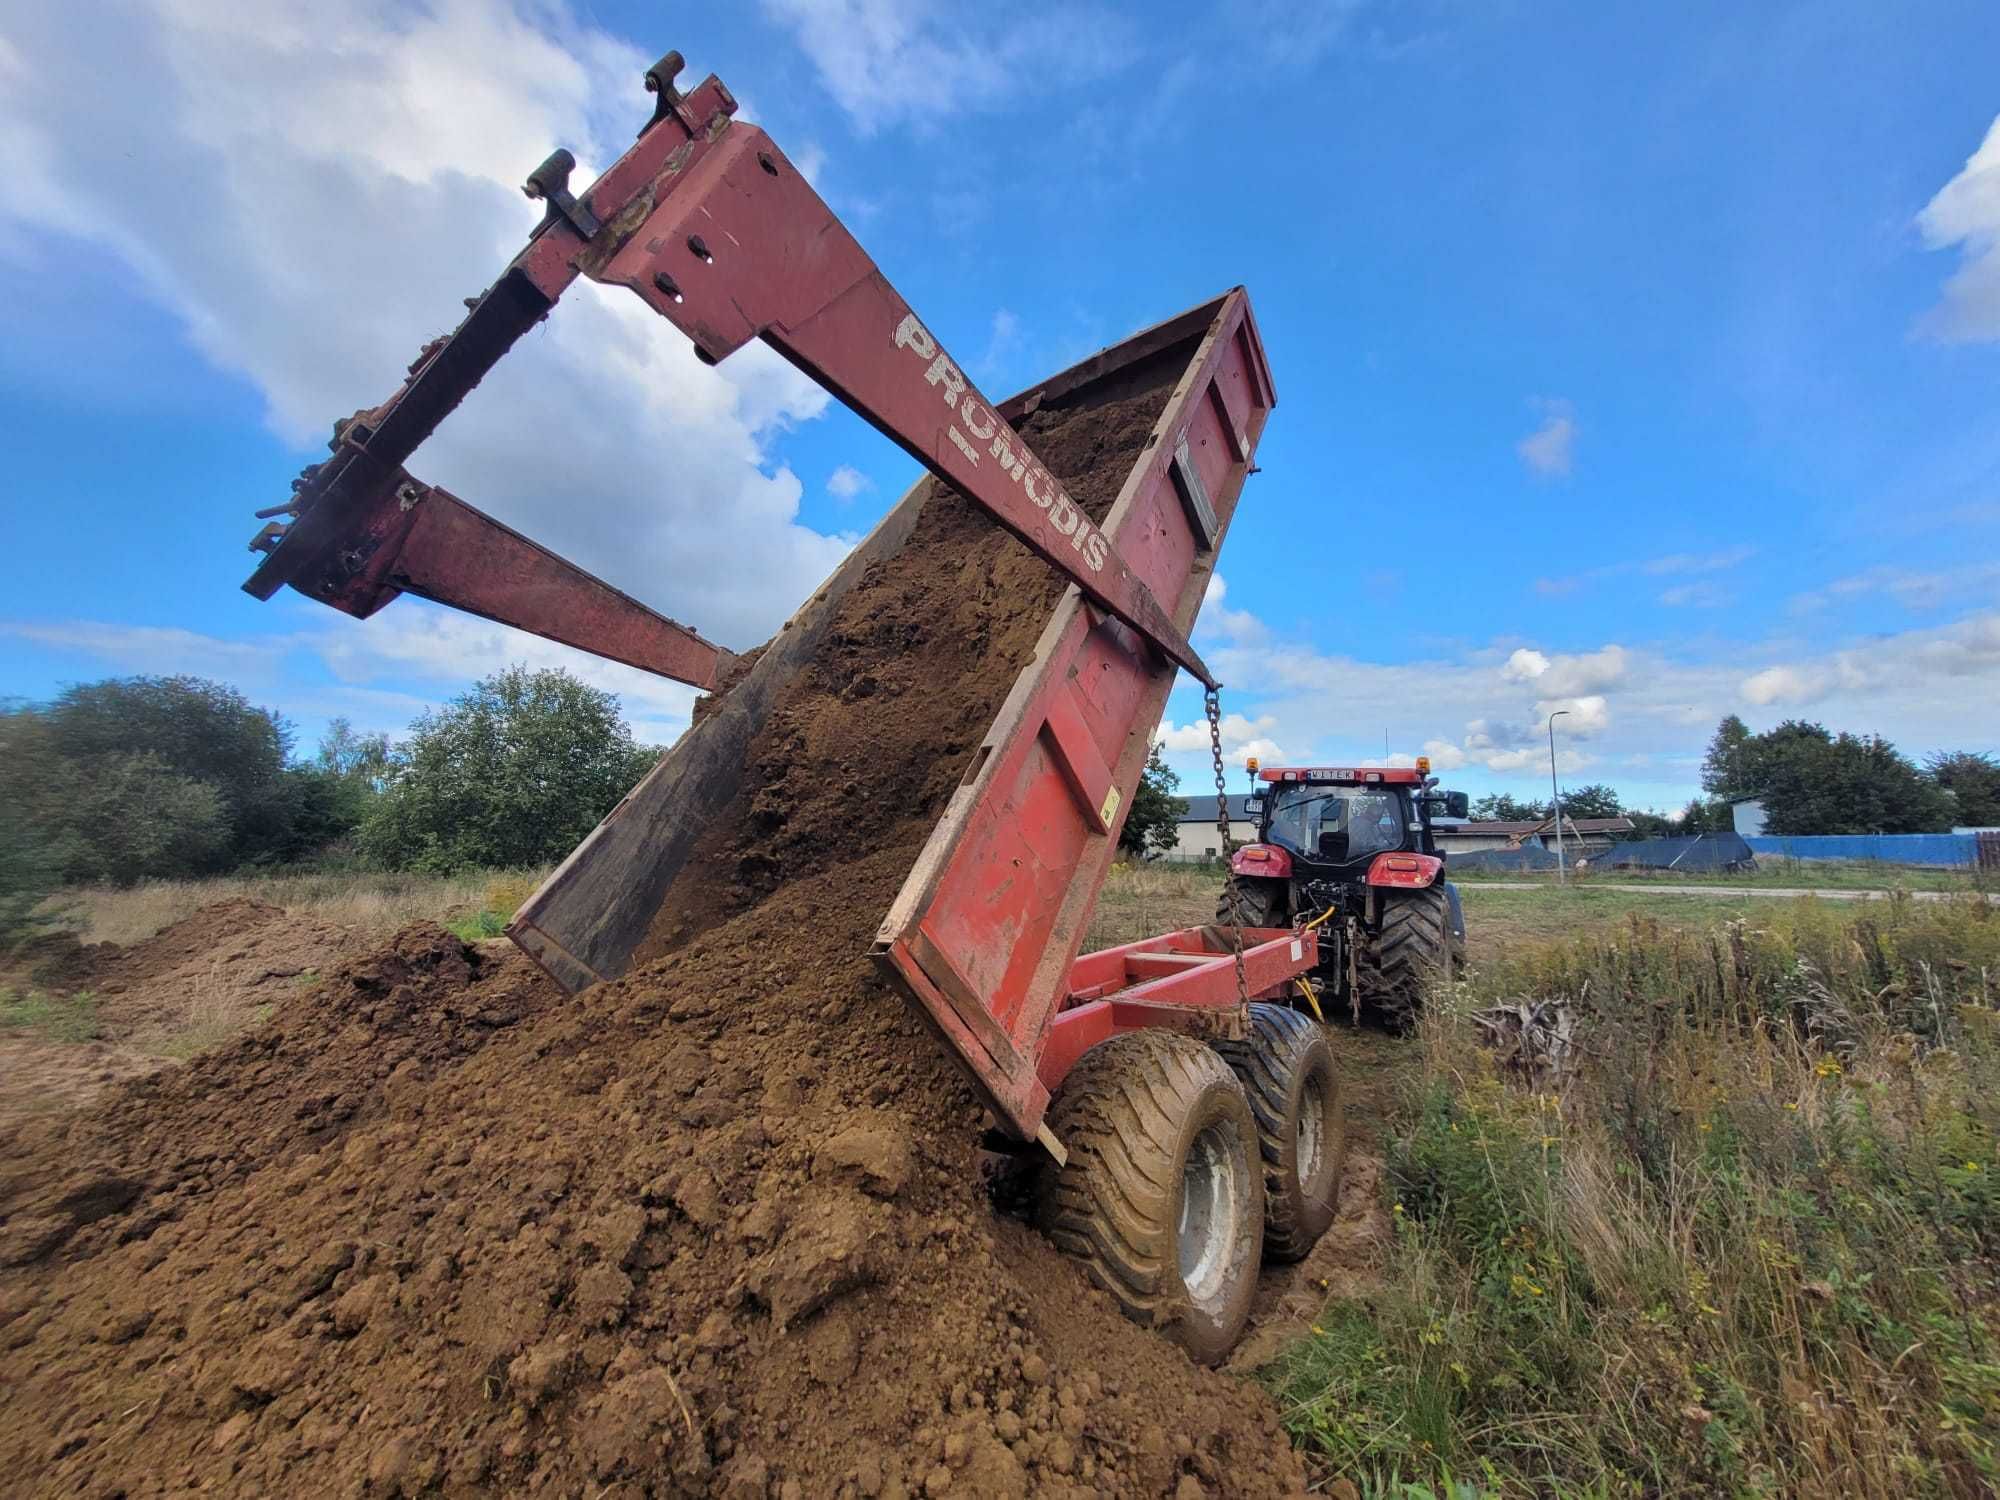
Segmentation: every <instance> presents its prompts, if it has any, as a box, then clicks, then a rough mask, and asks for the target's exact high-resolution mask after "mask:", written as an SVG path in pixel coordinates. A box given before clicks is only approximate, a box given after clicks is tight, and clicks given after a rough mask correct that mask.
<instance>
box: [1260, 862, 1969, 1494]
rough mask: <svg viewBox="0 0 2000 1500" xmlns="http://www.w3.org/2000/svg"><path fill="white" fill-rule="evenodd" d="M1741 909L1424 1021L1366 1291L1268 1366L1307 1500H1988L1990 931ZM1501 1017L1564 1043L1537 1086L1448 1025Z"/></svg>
mask: <svg viewBox="0 0 2000 1500" xmlns="http://www.w3.org/2000/svg"><path fill="white" fill-rule="evenodd" d="M1485 894H1486V895H1488V896H1497V895H1502V894H1505V893H1500V892H1491V893H1485ZM1588 894H1594V895H1603V894H1609V893H1601V892H1600V893H1588ZM1746 910H1747V911H1748V912H1749V913H1750V915H1748V916H1747V917H1745V918H1742V919H1739V920H1736V921H1733V922H1723V923H1717V922H1713V921H1711V922H1707V923H1703V924H1700V925H1696V926H1693V927H1678V926H1674V925H1671V924H1669V923H1666V922H1662V921H1659V920H1657V919H1654V918H1652V917H1649V916H1646V915H1643V914H1637V913H1634V914H1629V915H1628V916H1627V918H1626V920H1625V922H1624V923H1623V925H1622V926H1612V927H1605V928H1598V929H1595V930H1589V931H1582V932H1574V933H1572V934H1571V935H1569V936H1567V937H1565V938H1561V939H1557V940H1552V941H1540V942H1535V941H1523V942H1518V943H1515V944H1513V945H1511V946H1510V947H1509V948H1508V949H1507V950H1506V951H1504V952H1502V953H1499V954H1497V955H1494V956H1492V957H1490V958H1488V959H1486V960H1484V961H1482V962H1480V963H1479V964H1478V965H1477V966H1476V968H1475V970H1474V972H1473V974H1472V977H1471V978H1470V979H1469V980H1467V981H1465V982H1463V983H1462V984H1460V985H1459V986H1458V987H1457V988H1456V989H1455V990H1454V991H1453V992H1451V993H1450V994H1448V995H1444V996H1440V997H1439V1000H1440V1003H1439V1004H1438V1005H1436V1006H1434V1007H1433V1010H1432V1012H1431V1013H1430V1014H1429V1015H1428V1016H1427V1018H1426V1019H1425V1021H1424V1023H1423V1025H1422V1027H1421V1031H1420V1035H1419V1037H1418V1039H1417V1040H1416V1041H1415V1042H1414V1043H1413V1044H1412V1051H1413V1056H1412V1057H1411V1060H1410V1067H1409V1070H1408V1083H1407V1087H1406V1089H1405V1092H1404V1098H1403V1099H1402V1102H1401V1104H1400V1106H1399V1108H1398V1110H1397V1114H1396V1117H1395V1119H1394V1121H1393V1123H1392V1126H1391V1129H1390V1131H1389V1136H1390V1144H1389V1149H1388V1151H1387V1153H1386V1164H1385V1172H1384V1188H1385V1192H1386V1193H1387V1194H1388V1195H1389V1197H1390V1199H1391V1204H1390V1215H1391V1220H1392V1223H1393V1224H1394V1226H1395V1228H1394V1235H1395V1245H1394V1248H1393V1250H1392V1251H1391V1252H1389V1253H1388V1254H1387V1255H1385V1256H1384V1259H1383V1264H1382V1275H1383V1283H1382V1287H1381V1290H1380V1291H1379V1293H1376V1294H1373V1295H1371V1296H1368V1297H1366V1298H1363V1299H1354V1300H1343V1301H1338V1302H1336V1303H1334V1304H1332V1305H1330V1306H1329V1307H1328V1308H1327V1309H1326V1310H1325V1311H1324V1313H1323V1315H1322V1316H1321V1318H1320V1319H1319V1322H1318V1325H1317V1331H1316V1332H1315V1334H1314V1335H1313V1336H1312V1337H1311V1338H1309V1339H1307V1340H1305V1341H1303V1342H1302V1343H1301V1344H1300V1345H1298V1346H1296V1347H1295V1348H1294V1349H1293V1350H1292V1351H1291V1352H1290V1353H1289V1354H1288V1355H1287V1356H1286V1357H1285V1358H1284V1359H1282V1360H1281V1361H1280V1362H1279V1363H1278V1364H1277V1365H1276V1366H1275V1367H1273V1369H1272V1370H1271V1371H1269V1372H1268V1378H1269V1379H1270V1380H1271V1382H1272V1384H1273V1386H1274V1388H1275V1390H1276V1391H1277V1393H1278V1395H1279V1397H1280V1400H1281V1403H1282V1405H1283V1408H1284V1411H1285V1417H1286V1422H1287V1425H1288V1427H1289V1428H1290V1430H1291V1432H1292V1434H1293V1436H1294V1439H1295V1440H1296V1441H1297V1442H1298V1443H1299V1444H1300V1445H1301V1446H1302V1447H1303V1448H1304V1449H1305V1450H1306V1451H1307V1452H1308V1454H1310V1455H1311V1456H1312V1457H1313V1458H1314V1459H1315V1461H1316V1462H1317V1463H1319V1464H1320V1465H1323V1466H1324V1468H1325V1469H1326V1470H1327V1471H1328V1472H1329V1473H1337V1474H1342V1475H1345V1476H1347V1477H1349V1478H1350V1479H1352V1480H1354V1481H1355V1482H1356V1483H1357V1485H1359V1484H1361V1483H1362V1482H1363V1481H1367V1482H1368V1483H1372V1484H1376V1485H1378V1486H1379V1485H1380V1484H1381V1483H1383V1482H1385V1481H1394V1482H1399V1483H1400V1482H1411V1483H1418V1484H1428V1485H1432V1486H1438V1485H1441V1484H1442V1483H1444V1482H1446V1480H1447V1479H1450V1480H1451V1481H1453V1482H1463V1481H1464V1480H1466V1479H1468V1478H1470V1479H1472V1480H1473V1481H1475V1482H1476V1483H1478V1484H1480V1485H1482V1486H1483V1487H1485V1488H1486V1489H1488V1490H1493V1491H1498V1492H1500V1493H1502V1494H1505V1495H1544V1494H1562V1495H1579V1496H1581V1495H1592V1496H1597V1495H1602V1496H1610V1495H1648V1496H1653V1495H1658V1496H1689V1497H1692V1496H1706V1495H1717V1494H1725V1495H1772V1496H1780V1495H1803V1494H1866V1495H1876V1494H1897V1495H1907V1496H1924V1495H1947V1496H1959V1495H1964V1496H1972V1495H1985V1494H1990V1493H1992V1492H1993V1490H1994V1488H1995V1486H1996V1485H1997V1484H2000V1275H1996V1274H1995V1273H1996V1268H1997V1267H2000V1009H1996V1007H2000V911H1996V910H1995V909H1993V908H1992V907H1990V906H1988V905H1987V904H1985V903H1983V902H1970V901H1968V902H1952V903H1919V902H1913V901H1908V900H1903V901H1891V902H1886V903H1882V904H1879V905H1871V906H1866V907H1852V906H1835V905H1833V904H1831V903H1824V902H1812V901H1796V902H1768V901H1767V902H1763V903H1761V904H1760V905H1758V906H1756V907H1754V908H1746ZM1517 997H1526V998H1535V999H1563V1000H1566V1001H1568V1002H1569V1003H1570V1005H1571V1006H1572V1008H1573V1010H1574V1012H1575V1014H1576V1015H1577V1017H1578V1019H1579V1023H1580V1039H1581V1042H1582V1052H1581V1058H1580V1061H1579V1063H1578V1064H1577V1066H1576V1068H1575V1070H1574V1072H1573V1074H1572V1075H1571V1076H1570V1077H1569V1078H1567V1080H1565V1081H1564V1082H1563V1083H1562V1085H1561V1086H1560V1087H1555V1086H1552V1085H1551V1084H1550V1083H1549V1082H1548V1081H1547V1080H1546V1079H1543V1080H1537V1086H1534V1087H1530V1086H1529V1085H1528V1084H1527V1083H1526V1082H1525V1081H1523V1080H1522V1079H1520V1078H1518V1077H1515V1076H1511V1075H1509V1074H1507V1073H1505V1072H1504V1071H1502V1070H1501V1069H1500V1068H1498V1067H1497V1066H1496V1064H1495V1062H1494V1060H1493V1057H1492V1055H1491V1054H1489V1053H1488V1052H1486V1051H1484V1050H1483V1049H1482V1047H1481V1046H1480V1045H1479V1042H1478V1040H1477V1035H1478V1033H1477V1029H1476V1028H1475V1027H1473V1026H1472V1025H1471V1024H1470V1023H1469V1021H1468V1019H1467V1017H1468V1014H1469V1013H1470V1012H1471V1011H1473V1010H1475V1009H1477V1008H1479V1007H1481V1006H1484V1005H1486V1004H1489V1003H1492V1002H1495V1001H1498V1000H1503V999H1511V998H1517Z"/></svg>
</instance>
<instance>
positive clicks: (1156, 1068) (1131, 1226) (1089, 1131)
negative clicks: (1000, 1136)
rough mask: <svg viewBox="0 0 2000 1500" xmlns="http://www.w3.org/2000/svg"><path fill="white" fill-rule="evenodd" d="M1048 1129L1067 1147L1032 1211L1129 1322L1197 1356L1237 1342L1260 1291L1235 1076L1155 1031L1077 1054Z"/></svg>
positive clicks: (1212, 1058)
mask: <svg viewBox="0 0 2000 1500" xmlns="http://www.w3.org/2000/svg"><path fill="white" fill-rule="evenodd" d="M1048 1124H1049V1128H1050V1129H1051V1130H1053V1131H1054V1132H1055V1135H1056V1138H1057V1139H1058V1140H1059V1141H1061V1142H1062V1144H1063V1147H1064V1149H1065V1150H1066V1151H1067V1152H1068V1154H1069V1160H1068V1163H1067V1164H1066V1165H1064V1166H1061V1167H1058V1166H1056V1165H1055V1164H1054V1163H1053V1162H1051V1163H1049V1164H1048V1165H1047V1166H1045V1167H1044V1168H1043V1170H1042V1174H1041V1180H1040V1182H1039V1184H1038V1185H1037V1201H1036V1214H1037V1218H1038V1219H1039V1221H1040V1223H1041V1225H1042V1228H1043V1230H1044V1232H1045V1233H1047V1235H1048V1236H1049V1238H1050V1239H1052V1240H1053V1241H1055V1243H1056V1244H1057V1246H1059V1247H1060V1248H1061V1249H1063V1250H1065V1251H1067V1252H1068V1253H1069V1254H1071V1255H1073V1256H1075V1257H1076V1258H1077V1260H1078V1261H1079V1262H1081V1263H1082V1266H1083V1270H1084V1274H1085V1275H1087V1276H1088V1277H1089V1278H1090V1279H1091V1281H1092V1282H1093V1283H1094V1284H1096V1285H1097V1286H1099V1287H1102V1288H1103V1289H1104V1290H1105V1291H1107V1292H1109V1293H1110V1294H1111V1296H1112V1298H1113V1300H1115V1301H1116V1302H1117V1303H1118V1306H1119V1307H1120V1308H1121V1309H1122V1310H1123V1312H1124V1313H1125V1316H1126V1317H1128V1318H1130V1319H1132V1320H1133V1321H1134V1322H1135V1323H1138V1324H1141V1325H1142V1326H1145V1327H1149V1328H1156V1329H1158V1330H1159V1331H1160V1332H1162V1333H1164V1334H1166V1335H1167V1337H1169V1338H1171V1339H1173V1340H1174V1342H1176V1343H1178V1344H1179V1345H1180V1346H1181V1347H1182V1348H1184V1349H1185V1350H1187V1352H1188V1353H1189V1355H1191V1356H1192V1357H1193V1358H1194V1359H1195V1360H1196V1361H1197V1362H1198V1363H1201V1364H1205V1365H1212V1364H1216V1363H1218V1362H1219V1361H1220V1360H1221V1359H1222V1358H1223V1357H1224V1356H1225V1355H1227V1354H1228V1353H1229V1351H1230V1349H1231V1348H1232V1347H1233V1346H1234V1345H1235V1343H1236V1340H1237V1338H1238V1336H1239V1335H1240V1334H1241V1333H1242V1332H1243V1325H1244V1323H1245V1322H1246V1321H1247V1320H1248V1318H1249V1316H1250V1301H1251V1298H1252V1296H1253V1295H1254V1294H1255V1292H1256V1290H1257V1265H1258V1247H1259V1245H1260V1243H1261V1242H1262V1240H1263V1237H1264V1181H1263V1173H1262V1171H1261V1170H1260V1163H1259V1159H1258V1147H1257V1139H1258V1137H1257V1122H1256V1120H1255V1119H1254V1118H1253V1117H1252V1115H1251V1113H1250V1102H1249V1100H1248V1099H1247V1098H1246V1097H1245V1096H1244V1092H1243V1085H1242V1084H1241V1083H1240V1082H1239V1081H1238V1080H1237V1077H1236V1074H1235V1073H1234V1072H1233V1071H1231V1069H1230V1067H1229V1065H1228V1064H1227V1063H1226V1062H1224V1061H1223V1060H1222V1058H1221V1057H1219V1056H1218V1055H1217V1054H1216V1053H1215V1052H1214V1051H1213V1050H1212V1049H1210V1048H1208V1047H1205V1046H1203V1045H1202V1044H1201V1043H1199V1042H1197V1041H1194V1040H1193V1039H1192V1038H1189V1037H1185V1036H1181V1035H1179V1034H1178V1033H1176V1032H1171V1031H1165V1030H1160V1029H1157V1028H1156V1029H1151V1030H1146V1031H1134V1032H1128V1033H1126V1034H1125V1035H1123V1036H1116V1037H1113V1038H1111V1040H1109V1041H1107V1042H1102V1043H1100V1044H1098V1045H1097V1046H1096V1047H1093V1048H1092V1049H1091V1050H1090V1051H1089V1052H1086V1053H1085V1054H1084V1055H1083V1057H1082V1058H1081V1059H1080V1060H1079V1061H1078V1062H1077V1064H1076V1066H1075V1067H1074V1068H1072V1069H1071V1070H1070V1074H1069V1077H1068V1078H1067V1079H1065V1080H1064V1081H1063V1086H1062V1091H1061V1092H1060V1093H1059V1094H1058V1095H1057V1096H1056V1100H1055V1103H1054V1105H1053V1107H1052V1108H1051V1109H1050V1111H1049V1115H1048Z"/></svg>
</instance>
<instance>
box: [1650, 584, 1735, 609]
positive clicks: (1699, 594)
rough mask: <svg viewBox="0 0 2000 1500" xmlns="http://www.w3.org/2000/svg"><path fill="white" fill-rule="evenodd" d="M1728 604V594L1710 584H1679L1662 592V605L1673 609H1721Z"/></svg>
mask: <svg viewBox="0 0 2000 1500" xmlns="http://www.w3.org/2000/svg"><path fill="white" fill-rule="evenodd" d="M1728 602H1729V594H1728V592H1727V591H1726V590H1724V589H1722V588H1720V587H1718V586H1717V585H1715V584H1713V583H1708V582H1701V583H1677V584H1675V585H1674V586H1673V587H1672V588H1670V589H1662V590H1660V603H1662V604H1664V605H1666V606H1668V607H1669V608H1671V609H1720V608H1721V607H1722V606H1723V605H1724V604H1727V603H1728Z"/></svg>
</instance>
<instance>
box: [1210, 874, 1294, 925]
mask: <svg viewBox="0 0 2000 1500" xmlns="http://www.w3.org/2000/svg"><path fill="white" fill-rule="evenodd" d="M1285 906H1286V901H1285V882H1284V881H1282V880H1261V879H1259V878H1257V877H1256V876H1254V875H1234V874H1232V875H1231V876H1230V877H1229V878H1228V879H1227V880H1225V881H1223V883H1222V894H1221V895H1220V896H1217V897H1216V898H1215V920H1216V923H1217V925H1218V926H1222V927H1284V926H1288V925H1289V924H1290V922H1291V918H1290V917H1289V916H1288V915H1287V914H1286V911H1285Z"/></svg>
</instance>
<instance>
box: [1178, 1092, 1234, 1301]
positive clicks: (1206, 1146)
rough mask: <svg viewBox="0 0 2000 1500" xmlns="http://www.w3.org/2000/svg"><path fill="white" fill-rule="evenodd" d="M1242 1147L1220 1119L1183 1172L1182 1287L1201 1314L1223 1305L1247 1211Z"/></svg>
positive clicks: (1192, 1149) (1197, 1141) (1197, 1142)
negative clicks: (1231, 1265)
mask: <svg viewBox="0 0 2000 1500" xmlns="http://www.w3.org/2000/svg"><path fill="white" fill-rule="evenodd" d="M1240 1145H1241V1143H1240V1141H1239V1140H1238V1138H1237V1134H1236V1127H1235V1124H1234V1122H1232V1121H1229V1120H1218V1121H1217V1122H1216V1123H1215V1124H1213V1125H1210V1126H1209V1127H1208V1128H1207V1129H1206V1130H1204V1131H1202V1132H1201V1134H1200V1135H1198V1136H1196V1137H1195V1138H1194V1143H1193V1144H1192V1145H1190V1146H1189V1147H1188V1154H1187V1161H1186V1162H1185V1163H1184V1164H1183V1165H1182V1167H1181V1220H1180V1226H1179V1231H1178V1236H1177V1238H1178V1241H1179V1250H1180V1269H1181V1285H1182V1286H1184V1287H1186V1288H1187V1294H1188V1300H1189V1301H1191V1302H1193V1303H1194V1305H1195V1306H1196V1307H1199V1308H1200V1309H1201V1310H1202V1311H1203V1312H1212V1311H1214V1309H1215V1307H1216V1306H1217V1305H1219V1304H1220V1303H1221V1301H1222V1300H1223V1294H1224V1292H1225V1290H1226V1289H1227V1287H1228V1284H1229V1270H1230V1264H1231V1262H1232V1261H1233V1260H1234V1259H1235V1257H1236V1253H1237V1245H1238V1242H1239V1241H1240V1239H1241V1237H1242V1236H1241V1229H1242V1224H1243V1218H1244V1215H1245V1214H1246V1213H1247V1212H1248V1207H1249V1205H1248V1203H1247V1201H1246V1200H1247V1199H1248V1197H1249V1192H1248V1187H1249V1183H1248V1181H1247V1179H1246V1178H1245V1176H1244V1166H1243V1163H1242V1160H1241V1158H1242V1151H1241V1149H1240Z"/></svg>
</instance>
